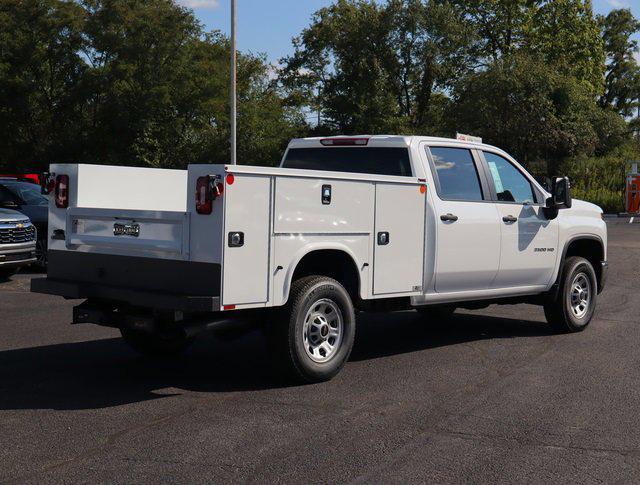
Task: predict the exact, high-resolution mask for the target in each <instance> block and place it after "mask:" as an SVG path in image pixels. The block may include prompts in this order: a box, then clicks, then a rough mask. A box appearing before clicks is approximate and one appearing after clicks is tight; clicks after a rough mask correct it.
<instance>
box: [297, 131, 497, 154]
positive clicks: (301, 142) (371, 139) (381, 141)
mask: <svg viewBox="0 0 640 485" xmlns="http://www.w3.org/2000/svg"><path fill="white" fill-rule="evenodd" d="M365 139H366V140H368V143H367V145H366V146H369V147H385V146H387V147H410V146H411V145H412V144H413V143H420V142H426V143H446V144H448V145H460V146H461V147H462V146H465V147H469V146H472V147H475V148H478V149H482V148H491V149H494V150H500V151H502V150H501V149H500V148H497V147H494V146H492V145H487V144H485V143H477V142H473V141H462V140H457V139H455V138H442V137H435V136H402V135H353V136H342V135H341V136H326V137H312V138H296V139H293V140H291V142H290V143H289V148H321V147H325V146H326V145H324V144H323V142H325V141H329V140H336V141H341V140H342V141H344V140H365ZM336 146H338V145H336ZM340 146H342V145H340ZM360 146H362V145H360Z"/></svg>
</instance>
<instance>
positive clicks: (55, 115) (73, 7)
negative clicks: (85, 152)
mask: <svg viewBox="0 0 640 485" xmlns="http://www.w3.org/2000/svg"><path fill="white" fill-rule="evenodd" d="M83 22H84V12H83V10H82V8H81V7H80V6H78V5H77V4H76V3H74V2H66V1H63V0H32V1H21V0H5V1H3V2H2V3H0V165H10V166H15V167H21V166H22V167H27V166H29V164H30V163H31V162H32V161H33V160H65V159H68V158H70V157H73V156H74V155H75V154H77V149H76V146H75V140H76V139H77V136H78V125H77V121H78V119H79V118H81V112H80V111H81V110H80V108H79V105H78V103H77V96H78V89H79V84H80V81H81V79H82V76H83V75H84V73H85V72H86V65H85V63H84V62H83V60H82V58H81V55H80V52H81V49H82V46H83V39H82V25H83Z"/></svg>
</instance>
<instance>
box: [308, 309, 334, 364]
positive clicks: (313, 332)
mask: <svg viewBox="0 0 640 485" xmlns="http://www.w3.org/2000/svg"><path fill="white" fill-rule="evenodd" d="M343 334H344V323H343V318H342V312H341V311H340V308H339V307H338V305H336V304H335V303H334V302H333V301H331V300H327V299H322V300H318V301H317V302H315V303H314V304H313V305H311V308H309V311H308V312H307V315H306V316H305V319H304V326H303V329H302V336H303V339H304V349H305V351H306V352H307V355H308V356H309V358H310V359H311V360H313V361H314V362H317V363H324V362H328V361H329V360H331V358H332V357H333V356H334V355H335V354H336V353H337V351H338V349H339V348H340V344H341V343H342V337H343Z"/></svg>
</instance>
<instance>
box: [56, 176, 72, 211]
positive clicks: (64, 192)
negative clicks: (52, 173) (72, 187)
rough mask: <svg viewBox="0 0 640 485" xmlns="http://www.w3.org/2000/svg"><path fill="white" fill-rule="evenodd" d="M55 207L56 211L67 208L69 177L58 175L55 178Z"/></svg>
mask: <svg viewBox="0 0 640 485" xmlns="http://www.w3.org/2000/svg"><path fill="white" fill-rule="evenodd" d="M55 196H56V207H57V208H58V209H66V208H67V207H69V176H68V175H58V176H57V177H56V188H55Z"/></svg>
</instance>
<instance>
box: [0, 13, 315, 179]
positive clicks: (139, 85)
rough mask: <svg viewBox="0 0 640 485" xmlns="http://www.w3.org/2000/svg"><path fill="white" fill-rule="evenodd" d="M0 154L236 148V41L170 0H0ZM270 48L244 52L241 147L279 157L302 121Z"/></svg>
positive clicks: (183, 155) (144, 157) (70, 158)
mask: <svg viewBox="0 0 640 485" xmlns="http://www.w3.org/2000/svg"><path fill="white" fill-rule="evenodd" d="M0 41H1V44H0V165H5V166H9V167H11V168H12V169H15V168H18V166H22V167H24V168H25V169H33V170H35V169H38V168H44V167H46V166H47V165H48V164H49V163H52V162H80V161H82V162H89V163H109V164H127V165H146V166H157V167H180V168H183V167H185V166H186V165H188V164H189V163H206V162H218V163H226V162H227V161H228V158H229V142H228V140H229V128H228V125H229V109H228V104H229V103H228V99H229V98H228V96H229V86H228V84H229V83H228V79H229V63H228V59H229V48H230V46H229V42H228V40H227V39H226V38H225V37H224V36H222V35H221V34H220V33H217V32H213V33H205V32H204V31H203V29H202V26H201V25H200V23H199V22H198V21H197V20H196V19H195V17H194V15H193V12H191V11H190V10H188V9H184V8H182V7H179V6H177V5H176V4H175V3H174V2H173V1H171V0H147V1H144V2H143V1H140V0H84V1H82V2H76V1H64V0H7V1H6V2H4V3H2V4H0ZM271 76H272V68H271V66H270V65H269V64H268V63H267V62H266V61H265V59H264V58H263V57H260V56H253V55H243V54H240V55H239V86H238V92H239V147H240V149H239V154H240V156H241V157H242V158H241V160H244V161H245V162H247V161H251V162H253V163H277V161H278V160H279V159H280V157H281V152H282V149H283V148H284V147H285V146H286V143H287V141H288V139H289V138H290V137H292V136H295V135H297V134H298V133H300V132H301V129H302V128H303V127H304V123H303V121H302V117H301V113H300V110H298V109H297V108H296V107H295V106H289V105H287V104H286V102H285V101H286V100H285V99H284V97H283V96H282V93H281V92H280V91H279V89H278V87H277V83H276V82H274V81H273V80H272V79H271Z"/></svg>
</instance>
